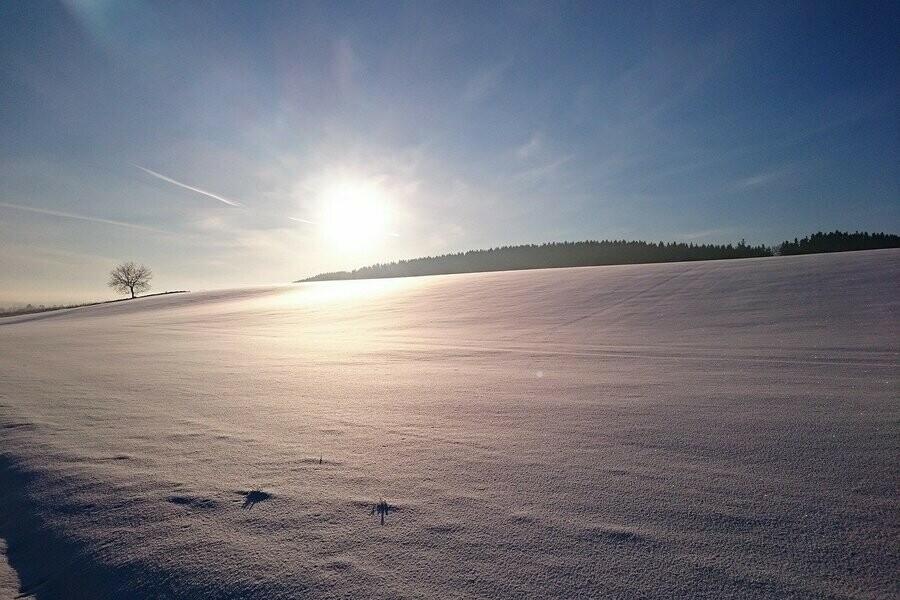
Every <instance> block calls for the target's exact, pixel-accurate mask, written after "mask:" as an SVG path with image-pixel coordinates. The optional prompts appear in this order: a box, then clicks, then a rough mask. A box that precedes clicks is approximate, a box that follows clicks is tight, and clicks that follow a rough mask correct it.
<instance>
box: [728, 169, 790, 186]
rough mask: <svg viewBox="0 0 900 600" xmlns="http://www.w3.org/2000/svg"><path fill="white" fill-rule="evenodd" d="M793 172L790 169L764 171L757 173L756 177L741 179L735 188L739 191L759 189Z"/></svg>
mask: <svg viewBox="0 0 900 600" xmlns="http://www.w3.org/2000/svg"><path fill="white" fill-rule="evenodd" d="M792 172H793V169H792V168H791V167H782V168H780V169H773V170H771V171H765V172H763V173H757V174H756V175H752V176H750V177H747V178H745V179H741V180H740V181H738V182H737V187H738V188H741V189H750V188H755V187H760V186H763V185H768V184H770V183H772V182H773V181H777V180H779V179H781V178H782V177H786V176H787V175H790V174H791V173H792Z"/></svg>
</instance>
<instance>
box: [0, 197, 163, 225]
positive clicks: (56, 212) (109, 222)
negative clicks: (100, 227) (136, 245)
mask: <svg viewBox="0 0 900 600" xmlns="http://www.w3.org/2000/svg"><path fill="white" fill-rule="evenodd" d="M0 208H9V209H12V210H22V211H25V212H31V213H37V214H40V215H50V216H52V217H62V218H64V219H77V220H79V221H90V222H92V223H104V224H106V225H118V226H119V227H128V228H130V229H139V230H141V231H150V232H153V233H169V232H167V231H163V230H161V229H154V228H152V227H144V226H143V225H135V224H134V223H125V222H123V221H113V220H111V219H100V218H97V217H86V216H84V215H76V214H73V213H67V212H63V211H59V210H48V209H46V208H35V207H33V206H22V205H21V204H8V203H6V202H0Z"/></svg>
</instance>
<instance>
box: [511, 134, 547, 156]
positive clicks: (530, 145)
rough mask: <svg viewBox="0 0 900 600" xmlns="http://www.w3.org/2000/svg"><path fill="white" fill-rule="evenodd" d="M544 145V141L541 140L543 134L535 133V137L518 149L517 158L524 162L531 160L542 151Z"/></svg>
mask: <svg viewBox="0 0 900 600" xmlns="http://www.w3.org/2000/svg"><path fill="white" fill-rule="evenodd" d="M542 145H543V140H542V139H541V134H540V133H535V134H534V135H533V136H531V139H530V140H528V142H527V143H526V144H523V145H522V146H519V147H518V148H516V156H518V157H519V158H521V159H522V160H525V159H526V158H530V157H531V156H534V154H535V153H537V152H538V151H539V150H540V149H541V146H542Z"/></svg>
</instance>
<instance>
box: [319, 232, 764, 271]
mask: <svg viewBox="0 0 900 600" xmlns="http://www.w3.org/2000/svg"><path fill="white" fill-rule="evenodd" d="M761 256H772V249H771V248H769V247H767V246H749V245H747V244H746V243H745V242H744V240H741V241H740V243H738V244H737V245H732V244H727V245H715V244H700V245H697V244H684V243H680V242H670V243H668V244H666V243H664V242H659V243H658V244H654V243H652V242H650V243H648V242H629V241H625V240H614V241H609V240H605V241H602V242H597V241H587V242H552V243H548V244H541V245H534V244H532V245H527V246H503V247H500V248H491V249H489V250H470V251H469V252H460V253H458V254H444V255H441V256H428V257H425V258H414V259H412V260H401V261H398V262H392V263H379V264H375V265H371V266H368V267H363V268H361V269H355V270H353V271H338V272H334V273H322V274H321V275H316V276H315V277H310V278H308V279H303V280H302V281H330V280H336V279H378V278H385V277H415V276H419V275H445V274H450V273H475V272H482V271H517V270H522V269H550V268H557V267H592V266H599V265H621V264H635V263H658V262H679V261H689V260H715V259H721V258H756V257H761Z"/></svg>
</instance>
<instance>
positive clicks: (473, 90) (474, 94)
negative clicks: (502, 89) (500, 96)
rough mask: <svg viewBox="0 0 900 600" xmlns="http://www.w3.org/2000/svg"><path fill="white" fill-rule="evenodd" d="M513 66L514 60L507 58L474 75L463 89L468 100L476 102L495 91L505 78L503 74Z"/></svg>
mask: <svg viewBox="0 0 900 600" xmlns="http://www.w3.org/2000/svg"><path fill="white" fill-rule="evenodd" d="M511 66H512V60H505V61H503V62H500V63H495V64H493V65H490V66H488V67H485V68H483V69H481V70H480V71H479V72H478V73H476V74H475V75H474V76H472V77H471V78H470V79H469V81H468V82H466V87H465V89H464V90H463V99H464V100H465V101H466V102H475V101H477V100H480V99H481V98H484V97H485V96H487V95H488V94H489V93H491V92H492V91H494V90H495V89H496V88H497V87H498V86H499V85H500V82H501V81H502V80H503V74H504V73H505V72H506V71H507V69H509V68H510V67H511Z"/></svg>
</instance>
